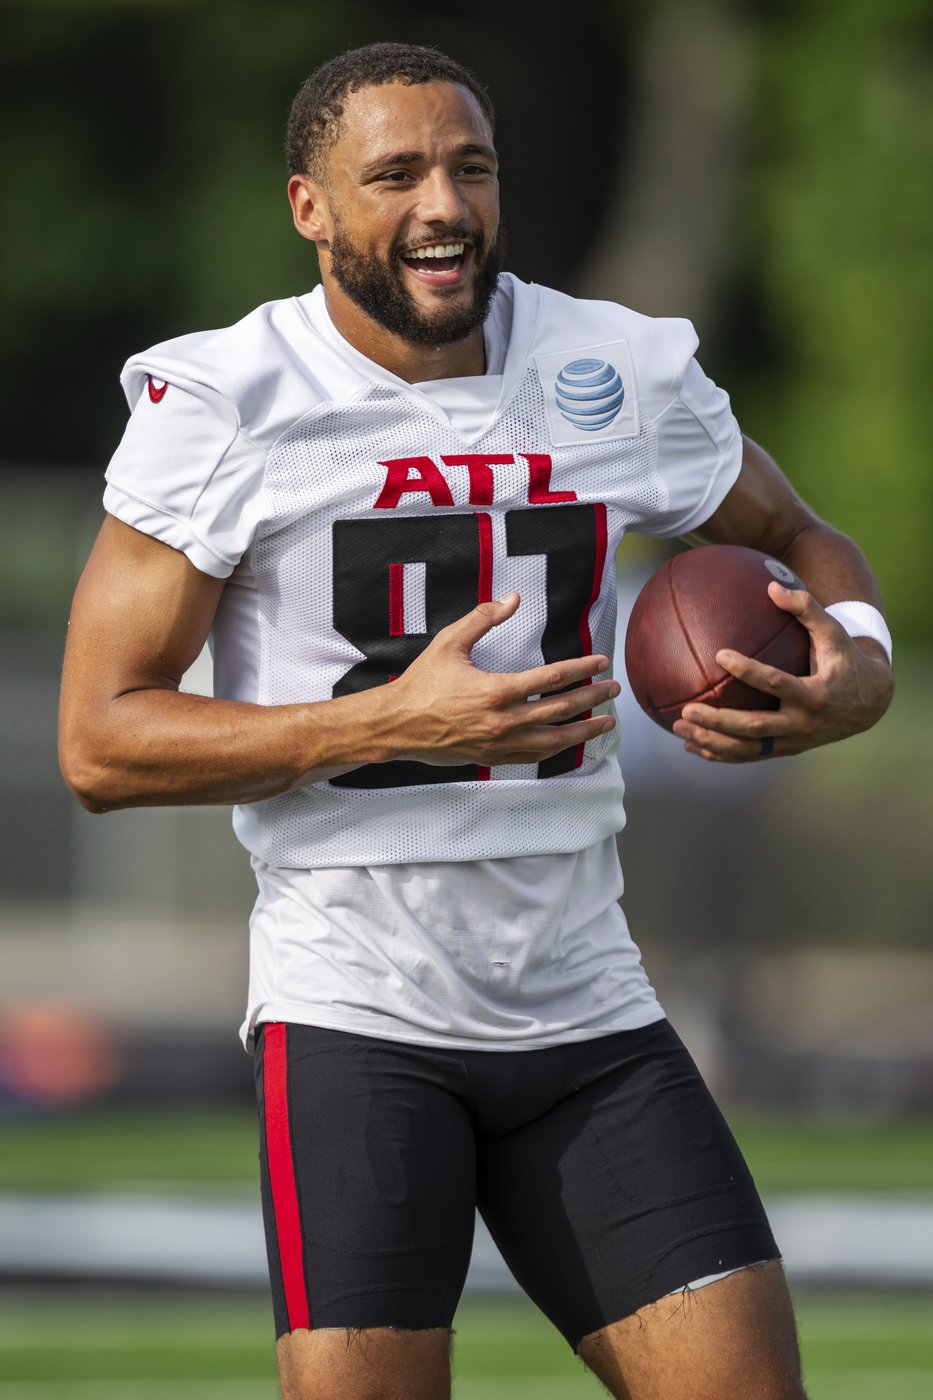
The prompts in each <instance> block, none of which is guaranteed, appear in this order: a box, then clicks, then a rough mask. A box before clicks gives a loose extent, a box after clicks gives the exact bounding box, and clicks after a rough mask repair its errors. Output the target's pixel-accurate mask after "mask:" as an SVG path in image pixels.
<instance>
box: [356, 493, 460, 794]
mask: <svg viewBox="0 0 933 1400" xmlns="http://www.w3.org/2000/svg"><path fill="white" fill-rule="evenodd" d="M478 520H479V517H478V516H477V515H473V514H470V515H438V516H418V517H412V516H408V517H406V516H390V517H389V518H387V519H381V520H339V521H337V522H336V524H335V525H334V531H333V541H334V626H335V627H336V629H337V631H338V632H340V633H341V634H342V635H343V636H344V637H346V639H347V641H349V642H352V643H353V645H354V646H355V647H357V648H358V649H359V650H360V651H361V652H362V653H363V656H364V660H362V661H358V662H357V664H356V665H355V666H351V667H350V670H349V671H346V672H345V673H344V674H343V675H342V676H341V677H340V680H339V681H338V682H337V684H336V685H335V686H334V690H333V693H334V695H335V696H338V695H352V694H355V693H356V692H357V691H359V690H368V689H369V688H370V687H371V686H374V685H384V684H385V683H386V682H387V681H388V680H390V679H391V678H392V677H393V676H400V675H401V674H402V672H403V671H404V670H405V668H406V667H407V666H410V665H411V663H412V662H413V661H414V659H415V657H417V656H420V655H421V653H422V652H423V651H424V649H425V647H426V646H427V645H428V643H429V642H430V640H431V638H432V637H433V636H434V635H435V633H437V632H439V631H440V630H441V628H442V627H446V626H447V625H448V623H451V622H455V621H456V619H457V618H458V617H462V616H463V615H464V613H468V612H469V611H470V609H471V608H475V607H476V604H477V602H478V601H479V598H478V596H477V587H478V585H477V580H478V578H479V575H480V533H479V525H478ZM415 563H423V564H424V565H425V589H424V593H425V612H426V614H427V629H428V630H427V632H420V633H414V634H412V633H408V634H406V635H403V636H392V635H391V632H390V613H391V603H390V597H389V593H390V577H391V572H390V565H392V564H415ZM478 775H479V769H478V768H477V766H476V764H473V763H466V764H460V765H458V766H456V767H446V768H445V767H438V766H435V765H434V764H433V763H414V762H409V761H406V760H397V761H395V762H392V763H368V764H365V765H364V766H363V767H362V768H355V769H354V770H353V772H352V773H344V775H343V776H342V777H340V778H332V779H331V782H332V783H334V784H335V785H336V786H337V787H352V788H374V787H409V786H414V785H416V784H419V783H469V782H475V781H476V780H477V777H478Z"/></svg>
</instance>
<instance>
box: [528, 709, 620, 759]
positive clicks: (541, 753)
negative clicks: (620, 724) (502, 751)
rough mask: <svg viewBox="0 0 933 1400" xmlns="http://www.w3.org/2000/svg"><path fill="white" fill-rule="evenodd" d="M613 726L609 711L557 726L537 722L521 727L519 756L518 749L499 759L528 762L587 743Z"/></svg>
mask: <svg viewBox="0 0 933 1400" xmlns="http://www.w3.org/2000/svg"><path fill="white" fill-rule="evenodd" d="M614 728H615V720H614V719H613V717H612V715H593V716H592V717H591V718H590V719H578V720H573V721H571V723H570V724H561V725H559V726H555V725H552V724H542V725H540V726H537V725H536V726H535V727H534V728H532V729H525V730H522V745H521V751H520V756H519V753H518V751H517V752H516V756H514V757H510V758H505V759H502V760H500V761H501V762H505V763H529V762H532V761H534V760H535V759H542V758H550V757H551V756H552V755H553V754H556V753H561V752H563V750H564V749H572V748H576V746H577V745H578V744H586V743H588V742H589V740H590V739H596V738H598V737H599V735H600V734H606V733H608V731H609V730H610V729H614Z"/></svg>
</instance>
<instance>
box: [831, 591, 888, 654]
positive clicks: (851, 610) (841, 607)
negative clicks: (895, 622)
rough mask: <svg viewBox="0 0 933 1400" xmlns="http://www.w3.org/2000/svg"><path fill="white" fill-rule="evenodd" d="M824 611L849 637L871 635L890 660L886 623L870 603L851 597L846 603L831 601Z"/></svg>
mask: <svg viewBox="0 0 933 1400" xmlns="http://www.w3.org/2000/svg"><path fill="white" fill-rule="evenodd" d="M826 611H827V612H828V613H829V615H830V617H834V618H835V619H836V621H837V622H838V623H839V625H840V627H843V628H845V630H846V632H848V634H849V636H850V637H871V638H872V640H873V641H875V642H880V643H881V645H882V646H883V647H884V649H885V651H886V652H887V653H888V661H889V662H890V661H891V657H892V643H891V633H890V632H889V631H888V624H887V623H886V622H885V620H884V618H883V617H882V616H881V614H880V612H879V611H878V609H877V608H873V607H872V605H871V603H860V602H856V601H855V600H854V599H853V600H852V601H851V602H848V603H831V604H830V606H829V607H828V608H827V609H826Z"/></svg>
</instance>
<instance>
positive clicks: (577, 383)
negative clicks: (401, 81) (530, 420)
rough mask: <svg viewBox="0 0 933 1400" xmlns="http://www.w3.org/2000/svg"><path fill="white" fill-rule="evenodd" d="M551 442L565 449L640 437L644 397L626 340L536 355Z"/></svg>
mask: <svg viewBox="0 0 933 1400" xmlns="http://www.w3.org/2000/svg"><path fill="white" fill-rule="evenodd" d="M534 358H535V364H536V365H537V369H538V374H539V376H540V378H541V385H542V388H543V389H544V395H545V402H546V406H547V415H548V425H549V427H550V430H551V441H552V442H554V443H555V444H557V445H560V446H570V445H571V444H573V443H583V442H601V441H606V440H608V441H611V440H613V439H618V438H628V437H635V436H637V434H638V395H637V393H636V390H635V376H634V373H633V372H632V357H631V353H630V351H629V348H628V345H627V344H626V343H625V341H624V340H618V341H616V342H615V343H614V344H612V345H590V346H585V347H581V349H580V350H578V351H575V352H574V351H570V352H569V353H568V352H567V351H563V352H558V353H557V354H553V355H536V356H535V357H534Z"/></svg>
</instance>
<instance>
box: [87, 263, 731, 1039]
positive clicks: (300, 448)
mask: <svg viewBox="0 0 933 1400" xmlns="http://www.w3.org/2000/svg"><path fill="white" fill-rule="evenodd" d="M486 343H487V366H488V369H489V371H490V372H489V373H488V374H487V375H485V376H477V377H475V378H468V379H459V380H447V381H439V382H438V383H435V384H426V385H412V384H408V383H407V382H405V381H403V380H401V379H399V378H397V377H396V376H395V375H393V374H391V373H389V372H388V371H387V370H385V369H383V368H382V367H381V366H379V365H377V364H375V363H373V362H372V361H370V360H368V359H366V358H365V357H364V356H363V355H361V354H360V353H359V352H358V351H357V350H355V349H354V348H353V347H352V346H350V345H349V344H348V343H347V342H346V341H345V340H343V338H342V337H341V336H340V335H339V334H338V333H337V331H336V330H335V329H334V327H333V325H332V323H331V321H330V319H329V317H328V315H327V311H326V306H325V303H324V296H323V292H322V290H321V289H320V288H318V289H316V290H315V291H314V292H312V293H310V294H309V295H307V296H304V297H300V298H294V299H291V300H288V301H282V302H273V303H269V304H267V305H265V306H262V307H260V308H258V309H257V310H256V311H254V312H253V313H252V314H251V315H249V316H247V317H246V318H245V319H244V320H243V321H241V322H239V323H238V324H237V325H235V326H233V327H229V328H227V329H224V330H220V331H213V332H206V333H202V334H195V335H189V336H184V337H181V338H180V339H178V340H174V341H170V342H167V343H166V344H163V345H160V346H157V347H155V348H154V349H152V350H150V351H147V352H146V353H144V354H142V355H139V356H137V357H134V358H133V359H132V360H130V361H129V363H128V364H127V366H126V368H125V370H124V374H123V381H122V382H123V385H124V389H125V392H126V395H127V399H128V401H129V403H130V406H131V409H132V416H131V418H130V422H129V425H128V427H127V431H126V434H125V436H124V439H123V442H122V443H121V445H120V447H119V448H118V450H117V452H116V454H115V456H114V458H113V460H112V462H111V464H110V467H109V468H108V472H107V480H108V484H107V489H106V493H105V497H104V504H105V506H106V508H107V510H108V511H109V512H110V513H111V514H113V515H115V516H117V517H118V518H119V519H121V520H124V521H125V522H126V523H127V524H130V525H132V526H134V527H135V528H136V529H139V530H143V531H144V532H146V533H148V534H150V535H152V536H154V537H155V538H157V539H160V540H162V541H164V542H165V543H167V544H169V545H171V546H172V547H173V548H175V549H178V550H181V551H182V552H184V553H185V554H186V555H187V556H188V558H189V559H190V560H191V562H192V563H193V564H194V565H195V567H197V568H198V569H200V570H202V571H203V572H206V573H209V574H211V575H214V576H215V577H218V578H226V579H228V580H229V582H228V585H227V587H226V589H225V590H224V594H223V597H222V601H221V605H220V609H219V612H218V615H217V619H216V623H215V627H214V631H213V635H212V651H213V656H214V678H215V694H216V695H218V696H221V697H225V698H230V699H237V700H244V701H251V702H256V703H259V704H266V705H279V704H290V703H296V702H307V701H315V700H323V699H329V698H331V697H334V696H342V695H348V694H352V693H354V692H356V691H358V690H361V689H365V688H369V687H372V686H377V685H385V684H390V683H391V682H392V680H393V678H394V677H395V676H397V675H400V674H401V672H402V671H403V670H404V669H405V668H406V666H408V665H409V664H410V663H411V662H412V660H414V659H415V657H417V656H418V655H419V654H420V652H421V651H422V650H423V649H424V647H425V646H426V645H427V643H428V642H429V641H430V638H431V637H432V636H433V635H434V634H435V633H436V632H437V631H438V630H439V629H440V628H441V627H443V626H445V625H446V624H447V623H449V622H452V621H453V620H454V619H456V618H458V617H460V616H462V615H463V614H464V613H466V612H468V611H469V610H470V609H471V608H472V607H474V606H475V605H476V603H477V602H480V601H483V600H488V599H490V598H498V597H502V596H503V595H504V594H505V593H507V592H509V591H511V590H515V591H517V592H518V593H519V594H520V595H521V598H522V603H521V606H520V607H519V609H518V611H517V612H516V614H515V615H514V617H513V618H511V619H510V620H509V622H507V623H505V624H503V625H502V626H501V627H498V628H495V629H493V631H492V632H490V633H489V634H488V635H487V636H486V637H484V638H483V639H482V640H481V641H480V642H479V643H478V644H477V646H476V648H475V649H474V652H473V659H474V661H475V662H476V664H477V665H479V666H481V667H482V668H483V669H486V670H490V671H519V670H524V669H527V668H529V667H532V666H537V665H540V664H541V663H542V661H552V660H563V659H566V658H568V657H571V656H580V655H585V654H588V653H590V652H595V653H600V652H601V653H603V654H605V655H608V656H611V655H612V654H613V638H614V629H615V609H616V588H615V569H614V557H615V552H616V549H617V547H618V545H619V543H620V541H621V539H622V536H623V535H624V533H625V531H626V530H630V529H634V530H637V531H639V532H641V533H645V534H651V535H655V536H661V537H673V536H678V535H683V534H686V533H688V532H689V531H690V530H692V529H694V528H695V527H697V526H698V525H699V524H701V523H702V522H703V521H704V520H706V519H707V518H708V517H709V516H710V515H711V514H712V513H713V511H714V510H715V509H716V507H717V506H718V505H719V503H720V502H721V500H722V499H723V497H724V496H725V494H726V492H727V491H728V490H729V488H730V486H731V485H732V483H733V482H734V480H735V478H736V476H737V474H738V471H739V467H740V463H741V436H740V433H739V430H738V426H737V424H736V422H735V419H734V417H733V415H732V413H731V411H730V407H729V400H728V397H727V396H726V394H725V393H723V392H722V391H721V390H720V389H718V388H716V386H715V385H714V384H712V382H711V381H710V380H709V379H708V378H707V377H706V376H705V375H704V374H703V372H702V371H701V370H700V368H699V366H698V365H697V363H696V361H695V359H694V352H695V349H696V344H697V341H696V336H695V333H694V331H693V328H692V327H691V326H690V324H689V323H688V322H685V321H679V320H657V319H651V318H648V317H644V316H640V315H637V314H636V313H634V312H632V311H629V310H626V309H625V308H623V307H620V306H617V305H614V304H611V303H605V302H582V301H577V300H574V299H572V298H570V297H567V296H564V295H562V294H560V293H557V292H554V291H550V290H547V289H544V288H540V287H536V286H528V285H526V284H524V283H521V282H519V281H518V280H517V279H515V278H513V277H510V276H504V277H503V278H502V279H501V280H500V287H499V291H498V292H497V294H496V297H495V300H494V303H493V308H492V311H491V313H490V317H489V319H488V321H487V327H486ZM615 748H616V740H615V737H614V735H612V734H610V735H604V736H602V737H600V738H598V739H596V740H594V741H591V742H590V743H589V744H587V745H586V746H580V747H579V748H576V749H569V750H567V751H565V752H564V753H562V754H559V755H557V756H556V757H554V758H551V759H548V760H545V761H544V762H542V763H539V764H514V765H505V766H497V767H494V768H491V769H488V768H482V767H479V766H477V765H469V764H462V765H457V766H451V767H439V766H435V765H429V764H421V763H415V762H407V761H406V762H403V761H396V762H391V763H384V764H370V765H366V766H364V767H361V768H358V769H356V770H354V771H352V772H350V773H348V774H345V775H344V776H342V777H339V778H336V779H333V780H331V781H329V782H322V783H314V784H309V785H307V786H305V787H303V788H300V789H297V790H295V791H292V792H290V793H287V794H284V795H282V796H280V797H274V798H270V799H268V800H266V801H263V802H257V803H252V804H248V805H244V806H241V807H238V808H237V809H236V810H235V814H234V825H235V828H236V831H237V834H238V836H239V838H240V840H241V841H242V842H243V844H244V845H246V846H247V848H248V849H249V850H250V852H251V854H252V857H253V863H254V867H255V869H256V872H257V877H258V879H259V885H260V900H259V904H258V905H257V910H256V912H255V913H254V919H253V928H252V936H253V958H252V967H253V973H252V976H251V983H252V985H251V994H250V1003H251V1005H250V1015H249V1017H248V1025H250V1024H252V1023H254V1022H255V1021H256V1020H269V1019H292V1020H303V1021H306V1022H309V1023H311V1024H324V1025H333V1026H337V1027H338V1028H340V1027H345V1028H348V1029H354V1030H357V1031H361V1032H363V1033H370V1034H374V1035H389V1036H391V1035H393V1034H394V1035H395V1036H396V1037H398V1038H403V1039H413V1040H418V1041H420V1042H423V1043H429V1044H430V1043H433V1044H451V1045H476V1044H484V1045H489V1046H508V1047H522V1046H529V1045H542V1044H547V1043H552V1042H553V1041H555V1040H561V1039H568V1038H575V1037H578V1036H580V1035H596V1034H604V1033H606V1032H607V1031H609V1030H614V1029H620V1028H623V1027H625V1026H630V1025H636V1024H645V1023H646V1022H647V1021H650V1020H652V1019H656V1018H657V1017H658V1016H659V1015H660V1014H661V1012H660V1008H659V1007H658V1006H657V1003H656V1001H654V998H653V994H652V993H651V991H650V987H648V986H647V983H646V981H645V978H644V974H643V973H642V972H641V969H640V966H639V964H638V955H637V950H635V949H634V945H633V944H632V943H631V940H630V939H629V938H628V934H627V930H626V929H625V925H624V920H623V919H622V916H621V911H620V910H619V909H618V905H617V902H616V901H617V899H618V895H619V893H620V890H621V879H620V877H619V876H618V875H617V874H611V873H610V874H607V872H610V871H611V870H612V869H613V868H614V869H615V870H616V871H617V863H616V864H615V866H614V867H613V864H612V863H610V865H608V866H607V865H606V864H605V861H606V859H607V855H606V852H607V851H608V850H609V849H610V848H611V850H612V860H613V861H614V844H615V843H614V835H615V833H616V832H617V831H618V830H619V829H620V828H621V826H622V824H623V821H624V816H623V807H622V791H623V789H622V781H621V776H620V773H619V768H618V764H617V762H616V759H615ZM598 852H601V854H597V853H598ZM586 853H589V855H587V854H586ZM600 861H602V862H603V865H602V866H601V869H602V876H601V878H600V879H599V881H598V882H597V883H598V885H599V887H600V889H601V891H602V893H603V898H602V900H601V902H600V900H599V899H598V898H597V903H600V908H599V910H594V909H593V907H592V901H593V892H592V889H591V888H590V886H591V877H592V874H593V870H592V869H590V870H589V872H588V873H587V871H586V867H587V863H588V862H589V865H590V866H593V863H594V862H596V863H597V864H598V863H599V862H600ZM467 862H469V863H470V868H469V869H470V882H469V884H468V885H467V886H463V890H464V891H465V890H466V889H469V891H470V896H469V904H468V905H462V906H458V907H459V908H460V913H459V914H456V913H455V912H454V909H453V907H452V906H450V901H449V900H447V901H446V902H445V900H442V899H439V898H438V895H437V891H438V889H439V888H440V887H441V885H443V871H444V869H445V868H446V867H449V866H450V864H451V863H458V864H461V865H462V866H463V868H462V870H461V871H459V872H456V873H455V874H451V876H450V880H449V881H448V884H449V886H450V888H453V887H454V886H456V888H457V889H460V888H461V886H462V880H461V878H459V877H461V876H462V877H466V875H467V869H466V866H465V865H463V863H467ZM534 870H537V875H535V874H534V873H533V871H534ZM474 876H475V879H474V878H473V877H474ZM546 876H547V879H546V878H545V877H546ZM555 880H556V881H557V882H558V883H557V885H555V884H554V881H555ZM534 885H538V886H540V888H539V889H538V890H537V891H534V890H533V889H532V887H533V886H534ZM545 888H546V890H547V908H548V909H549V910H550V915H549V918H545V919H544V922H543V923H541V920H540V917H539V916H538V915H532V914H531V913H530V912H529V914H528V918H526V919H525V920H524V922H523V921H522V918H521V910H522V909H524V908H527V909H528V910H529V911H530V909H531V908H532V907H538V905H539V902H540V894H541V890H543V889H545ZM286 889H287V890H289V891H290V896H289V898H288V899H287V900H286V901H285V904H284V905H283V891H284V890H286ZM364 891H365V893H364ZM522 891H523V892H522ZM463 898H464V899H466V898H467V895H466V893H465V892H464V894H463ZM442 907H443V908H444V910H445V912H444V913H441V912H440V911H441V908H442ZM583 909H585V910H586V916H585V917H584V916H583V914H582V913H581V910H583ZM311 910H314V911H316V912H315V913H314V915H313V916H312V914H311V913H309V911H311ZM432 910H433V911H434V913H433V914H432V912H431V911H432ZM497 910H498V911H499V915H498V916H497V912H496V911H497ZM541 912H542V911H541V910H539V914H541ZM516 919H517V920H518V922H517V923H516ZM536 919H537V922H536ZM506 924H507V925H508V927H507V928H506ZM532 928H534V930H535V931H534V933H532ZM302 930H304V932H303V933H302ZM594 930H598V932H596V931H594ZM529 940H530V942H529ZM296 941H297V944H298V962H299V963H300V964H301V966H300V967H299V966H297V965H296V964H295V962H294V960H293V959H292V960H290V957H291V954H292V953H294V952H295V945H296ZM468 945H469V946H468ZM558 949H559V950H560V955H559V956H557V950H558ZM374 958H375V959H376V962H373V959H374ZM380 958H381V959H382V961H381V963H380V962H379V959H380ZM377 964H378V966H377ZM442 964H443V966H444V968H445V969H446V970H445V972H444V975H441V974H440V972H439V971H438V969H439V968H440V967H441V965H442ZM428 967H431V968H433V969H434V974H432V975H431V976H428V975H426V969H427V968H428ZM594 986H595V987H596V988H599V989H601V990H599V991H598V992H597V995H596V1001H595V1004H594V1001H593V995H592V991H590V992H587V991H585V990H584V989H585V988H593V987H594Z"/></svg>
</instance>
